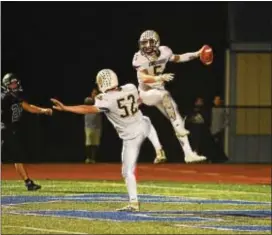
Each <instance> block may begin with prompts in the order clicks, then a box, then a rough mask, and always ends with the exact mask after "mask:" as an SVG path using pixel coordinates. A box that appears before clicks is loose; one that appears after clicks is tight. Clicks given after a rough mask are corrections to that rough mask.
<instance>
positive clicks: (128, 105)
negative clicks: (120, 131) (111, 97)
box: [117, 95, 138, 118]
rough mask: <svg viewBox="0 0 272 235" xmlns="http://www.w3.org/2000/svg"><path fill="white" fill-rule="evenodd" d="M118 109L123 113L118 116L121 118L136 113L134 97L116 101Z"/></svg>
mask: <svg viewBox="0 0 272 235" xmlns="http://www.w3.org/2000/svg"><path fill="white" fill-rule="evenodd" d="M117 104H118V108H119V109H121V110H122V111H123V113H122V114H121V115H120V117H122V118H126V117H128V116H132V115H134V114H135V113H137V111H138V106H137V105H136V100H135V96H134V95H129V96H127V97H125V98H122V99H119V100H117Z"/></svg>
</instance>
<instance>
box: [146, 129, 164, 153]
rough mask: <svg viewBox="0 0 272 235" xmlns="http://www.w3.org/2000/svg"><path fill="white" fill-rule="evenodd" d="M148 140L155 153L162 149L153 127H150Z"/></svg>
mask: <svg viewBox="0 0 272 235" xmlns="http://www.w3.org/2000/svg"><path fill="white" fill-rule="evenodd" d="M148 139H149V140H150V142H151V143H152V145H153V147H154V148H155V150H156V151H158V150H161V149H162V145H161V143H160V140H159V137H158V134H157V131H156V130H155V128H154V126H153V125H151V126H150V133H149V135H148Z"/></svg>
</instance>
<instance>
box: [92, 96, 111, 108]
mask: <svg viewBox="0 0 272 235" xmlns="http://www.w3.org/2000/svg"><path fill="white" fill-rule="evenodd" d="M94 106H95V107H97V108H98V109H99V110H100V111H101V112H109V111H110V102H109V101H108V100H107V99H105V98H104V97H103V96H102V95H98V96H96V97H95V104H94Z"/></svg>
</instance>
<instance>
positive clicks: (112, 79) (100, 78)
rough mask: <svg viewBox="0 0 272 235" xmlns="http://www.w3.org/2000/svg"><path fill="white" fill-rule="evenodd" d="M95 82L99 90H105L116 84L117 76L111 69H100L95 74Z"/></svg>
mask: <svg viewBox="0 0 272 235" xmlns="http://www.w3.org/2000/svg"><path fill="white" fill-rule="evenodd" d="M96 83H97V86H98V88H99V90H100V91H101V92H105V91H107V90H110V89H113V88H115V87H117V86H118V78H117V75H116V73H115V72H114V71H112V70H111V69H102V70H101V71H99V72H98V74H97V76H96Z"/></svg>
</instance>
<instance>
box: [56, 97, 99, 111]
mask: <svg viewBox="0 0 272 235" xmlns="http://www.w3.org/2000/svg"><path fill="white" fill-rule="evenodd" d="M51 101H52V102H53V103H54V105H53V109H56V110H58V111H65V112H71V113H76V114H88V113H100V112H101V111H103V110H101V109H99V108H97V107H96V106H94V105H75V106H68V105H64V104H63V103H61V102H60V101H58V100H56V99H51Z"/></svg>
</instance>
